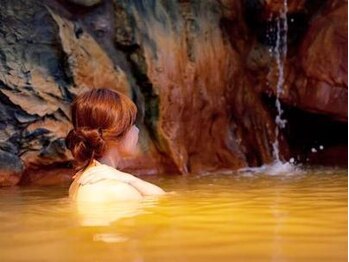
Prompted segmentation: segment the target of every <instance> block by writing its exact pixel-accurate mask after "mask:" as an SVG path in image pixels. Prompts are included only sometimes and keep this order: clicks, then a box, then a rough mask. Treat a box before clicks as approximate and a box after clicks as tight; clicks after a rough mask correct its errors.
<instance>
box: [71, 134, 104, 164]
mask: <svg viewBox="0 0 349 262" xmlns="http://www.w3.org/2000/svg"><path fill="white" fill-rule="evenodd" d="M66 145H67V148H68V149H69V150H70V151H71V152H72V155H73V157H74V158H75V161H76V166H80V167H85V166H87V165H88V164H89V163H90V162H91V161H92V160H93V159H94V158H99V157H101V156H102V155H103V154H104V152H105V148H106V145H105V141H104V139H103V137H102V132H101V130H100V129H87V128H77V129H72V130H71V131H70V132H69V133H68V135H67V137H66Z"/></svg>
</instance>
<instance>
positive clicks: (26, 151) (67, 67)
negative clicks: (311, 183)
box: [0, 0, 347, 185]
mask: <svg viewBox="0 0 349 262" xmlns="http://www.w3.org/2000/svg"><path fill="white" fill-rule="evenodd" d="M309 2H311V1H289V12H290V16H289V18H290V19H291V18H292V17H298V18H299V17H300V18H302V19H300V20H302V21H303V22H304V23H303V24H302V23H301V22H300V24H298V27H297V26H296V27H294V30H295V32H296V33H299V35H298V34H296V37H295V38H296V39H292V35H291V37H290V43H289V44H290V45H291V47H290V48H289V49H290V52H289V56H288V58H287V60H286V67H285V71H286V91H285V93H284V94H283V96H282V100H283V102H284V103H286V104H292V105H293V106H296V107H299V108H302V109H304V110H309V111H313V112H317V113H321V114H327V115H331V116H332V117H333V118H335V119H337V120H339V121H347V107H346V106H345V108H344V105H345V104H347V96H345V97H344V96H343V95H346V94H347V53H346V52H347V49H346V47H345V48H344V45H345V46H346V44H347V24H346V23H347V19H346V17H347V11H346V8H347V3H346V2H341V1H337V2H336V3H334V1H327V2H326V3H325V4H323V5H319V6H318V7H316V8H315V7H313V5H310V4H309ZM280 8H282V6H281V7H280V5H279V4H278V2H277V1H263V0H260V1H257V0H256V1H242V0H241V1H232V0H230V1H227V0H223V1H217V0H208V1H175V0H169V1H160V0H158V1H156V0H146V1H138V0H133V1H123V0H114V1H111V0H99V1H98V0H93V1H91V0H90V1H83V0H74V1H73V0H70V1H68V0H55V1H54V0H45V1H34V0H28V1H24V0H15V1H13V0H1V9H0V72H1V73H0V107H1V110H0V160H1V161H0V170H1V171H0V185H11V184H17V183H20V184H30V183H34V184H45V185H46V184H54V183H61V182H69V181H70V177H71V173H72V171H71V169H70V164H69V162H70V160H71V155H70V154H69V152H68V151H67V150H66V147H65V144H64V137H65V135H66V134H67V132H68V131H69V130H70V129H71V123H70V112H69V110H70V109H69V105H70V103H71V101H72V99H73V98H74V96H75V95H76V94H78V93H80V92H83V91H85V90H87V89H89V88H98V87H109V88H112V89H116V90H119V91H121V92H123V93H125V94H127V95H129V96H130V97H131V98H132V99H133V100H134V101H135V103H136V104H137V107H138V110H139V114H138V119H137V125H138V126H139V127H140V129H141V133H140V134H141V137H140V147H141V152H142V153H141V155H140V156H137V157H134V158H132V159H125V160H124V162H123V163H122V168H123V169H124V170H126V171H130V172H134V173H184V174H185V173H200V172H209V171H217V170H222V169H237V168H240V167H244V166H247V165H261V164H263V163H266V162H270V161H271V160H272V152H271V151H272V146H271V144H272V142H273V141H274V139H275V137H274V129H275V125H274V121H273V118H274V115H273V114H272V113H271V112H270V110H268V109H267V107H266V105H265V102H264V101H263V99H262V98H261V97H262V94H263V93H267V94H269V95H272V94H273V91H274V89H273V86H275V83H274V79H275V71H273V65H275V62H274V60H273V58H272V57H270V55H269V54H268V51H267V50H268V48H269V47H270V45H272V44H273V43H270V42H268V41H264V40H265V39H264V38H263V34H264V33H265V29H266V28H268V26H270V24H271V21H272V20H270V17H274V18H275V19H277V17H278V14H279V11H280ZM251 17H253V19H251ZM344 19H345V21H344ZM297 22H298V20H297ZM302 26H303V27H304V28H305V30H304V32H303V31H302V32H299V30H298V29H299V28H301V27H302ZM290 28H291V29H292V27H291V26H290ZM297 28H298V29H297ZM292 30H293V29H292ZM292 30H290V33H292ZM297 30H298V31H297ZM292 34H293V33H292ZM324 46H325V47H326V48H324ZM327 46H330V47H329V48H327ZM324 52H325V53H324ZM320 54H323V55H320ZM273 75H274V76H273ZM265 83H269V85H266V84H265ZM280 142H281V145H282V152H283V156H284V157H285V158H287V156H288V154H289V152H288V146H287V141H285V140H284V139H282V136H281V141H280Z"/></svg>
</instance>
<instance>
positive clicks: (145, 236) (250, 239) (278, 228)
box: [0, 170, 347, 262]
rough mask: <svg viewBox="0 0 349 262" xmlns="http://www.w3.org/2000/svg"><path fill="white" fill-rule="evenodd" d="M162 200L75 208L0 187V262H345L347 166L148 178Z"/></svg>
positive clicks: (56, 192) (57, 192)
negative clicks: (160, 192) (275, 173)
mask: <svg viewBox="0 0 349 262" xmlns="http://www.w3.org/2000/svg"><path fill="white" fill-rule="evenodd" d="M151 180H152V182H154V183H157V184H159V185H161V186H162V187H164V188H166V189H167V190H168V191H175V192H176V193H175V194H169V195H167V196H165V197H162V198H160V199H157V200H154V199H153V200H151V199H150V200H147V201H144V202H139V203H124V204H115V205H107V206H98V207H96V206H95V207H91V206H80V207H76V206H75V205H74V204H72V203H70V202H69V200H68V199H67V197H66V192H67V188H61V187H48V188H17V189H8V188H7V189H0V221H1V224H0V231H1V235H0V246H1V252H0V261H123V262H125V261H137V262H138V261H190V262H192V261H194V262H195V261H347V171H346V170H315V171H314V170H313V171H306V172H302V173H297V174H293V175H279V176H270V175H268V174H255V173H248V174H247V175H246V174H245V173H235V174H220V175H219V174H216V175H209V176H192V177H161V178H151Z"/></svg>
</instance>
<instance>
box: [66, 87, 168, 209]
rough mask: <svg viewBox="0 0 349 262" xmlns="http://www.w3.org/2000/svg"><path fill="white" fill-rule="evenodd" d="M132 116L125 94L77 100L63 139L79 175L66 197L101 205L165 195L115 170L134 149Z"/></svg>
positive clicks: (105, 92) (93, 93) (104, 92)
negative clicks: (69, 128) (69, 127)
mask: <svg viewBox="0 0 349 262" xmlns="http://www.w3.org/2000/svg"><path fill="white" fill-rule="evenodd" d="M136 113H137V108H136V106H135V104H134V103H133V102H132V101H131V100H130V99H129V98H128V97H127V96H125V95H123V94H121V93H118V92H116V91H111V90H109V89H93V90H90V91H88V92H86V93H84V94H82V95H79V96H77V97H76V99H75V100H74V102H73V104H72V122H73V126H74V128H73V129H72V130H71V131H70V132H69V134H68V136H67V138H66V144H67V147H68V149H69V150H70V151H71V153H72V155H73V157H74V160H75V167H76V169H77V171H78V172H77V173H76V175H75V176H74V178H75V179H74V181H73V183H72V185H71V186H70V189H69V195H70V197H71V198H73V199H74V200H76V201H88V202H101V201H102V202H105V201H121V200H138V199H142V198H143V197H144V196H149V195H161V194H163V193H164V191H163V190H162V189H161V188H159V187H158V186H156V185H153V184H151V183H148V182H145V181H143V180H141V179H139V178H137V177H135V176H132V175H130V174H127V173H124V172H121V171H119V170H117V167H118V163H119V161H120V160H121V158H122V157H123V156H127V155H130V154H132V153H134V152H135V150H136V144H137V141H138V132H139V130H138V128H137V127H136V126H135V124H134V123H135V119H136Z"/></svg>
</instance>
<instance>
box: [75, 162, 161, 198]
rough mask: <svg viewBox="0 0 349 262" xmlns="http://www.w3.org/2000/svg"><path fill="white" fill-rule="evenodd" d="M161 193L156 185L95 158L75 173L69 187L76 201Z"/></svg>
mask: <svg viewBox="0 0 349 262" xmlns="http://www.w3.org/2000/svg"><path fill="white" fill-rule="evenodd" d="M162 194H164V191H163V190H162V189H161V188H159V187H158V186H156V185H153V184H151V183H148V182H146V181H143V180H141V179H139V178H137V177H135V176H133V175H131V174H128V173H125V172H121V171H119V170H117V169H115V168H113V167H111V166H108V165H105V164H101V163H100V162H98V161H96V160H94V161H93V162H92V163H91V164H90V165H89V166H88V167H87V168H86V169H85V170H83V171H82V172H79V173H77V175H76V177H75V180H74V182H73V183H72V184H71V186H70V188H69V196H70V198H71V199H73V200H75V201H78V202H110V201H124V200H141V199H143V197H144V196H151V195H162Z"/></svg>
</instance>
